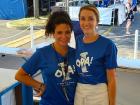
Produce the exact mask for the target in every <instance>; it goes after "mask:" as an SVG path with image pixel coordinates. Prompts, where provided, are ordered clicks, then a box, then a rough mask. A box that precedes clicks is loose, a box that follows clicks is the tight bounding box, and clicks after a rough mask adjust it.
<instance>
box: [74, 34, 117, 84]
mask: <svg viewBox="0 0 140 105" xmlns="http://www.w3.org/2000/svg"><path fill="white" fill-rule="evenodd" d="M83 36H84V35H79V36H78V37H77V38H76V70H77V72H78V74H79V78H78V82H79V83H84V84H94V85H95V84H98V83H107V76H106V70H110V69H113V68H116V67H117V48H116V46H115V44H114V43H113V42H112V41H111V40H110V39H108V38H105V37H103V36H101V35H99V38H98V39H97V40H96V41H95V42H91V43H84V42H83Z"/></svg>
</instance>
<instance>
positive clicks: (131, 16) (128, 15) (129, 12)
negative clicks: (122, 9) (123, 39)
mask: <svg viewBox="0 0 140 105" xmlns="http://www.w3.org/2000/svg"><path fill="white" fill-rule="evenodd" d="M126 10H127V13H126V34H130V26H131V24H132V21H133V19H134V14H133V7H132V5H131V0H128V1H127V3H126Z"/></svg>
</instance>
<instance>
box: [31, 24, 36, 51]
mask: <svg viewBox="0 0 140 105" xmlns="http://www.w3.org/2000/svg"><path fill="white" fill-rule="evenodd" d="M30 35H31V48H32V49H34V39H35V37H34V28H33V25H32V24H30Z"/></svg>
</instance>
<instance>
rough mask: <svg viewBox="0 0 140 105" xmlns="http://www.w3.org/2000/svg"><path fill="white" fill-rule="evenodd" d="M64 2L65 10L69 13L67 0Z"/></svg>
mask: <svg viewBox="0 0 140 105" xmlns="http://www.w3.org/2000/svg"><path fill="white" fill-rule="evenodd" d="M65 4H66V5H65V10H66V12H67V13H69V0H66V1H65Z"/></svg>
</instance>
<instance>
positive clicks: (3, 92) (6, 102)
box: [0, 68, 19, 105]
mask: <svg viewBox="0 0 140 105" xmlns="http://www.w3.org/2000/svg"><path fill="white" fill-rule="evenodd" d="M16 72H17V70H11V69H4V68H0V105H16V104H15V103H16V102H15V100H16V99H15V91H14V88H15V87H16V86H17V85H19V83H18V82H17V81H16V80H15V73H16Z"/></svg>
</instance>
